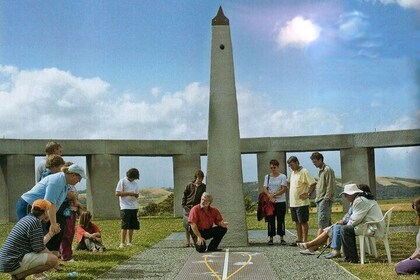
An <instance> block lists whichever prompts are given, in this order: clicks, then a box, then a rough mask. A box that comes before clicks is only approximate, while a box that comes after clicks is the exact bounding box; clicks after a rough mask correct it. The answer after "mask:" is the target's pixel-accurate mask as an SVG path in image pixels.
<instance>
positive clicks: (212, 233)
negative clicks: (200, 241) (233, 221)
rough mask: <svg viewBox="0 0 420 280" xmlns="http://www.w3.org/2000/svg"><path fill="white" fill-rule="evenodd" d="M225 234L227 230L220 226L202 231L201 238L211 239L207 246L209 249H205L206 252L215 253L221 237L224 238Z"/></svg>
mask: <svg viewBox="0 0 420 280" xmlns="http://www.w3.org/2000/svg"><path fill="white" fill-rule="evenodd" d="M226 232H227V228H224V227H221V226H215V227H212V228H211V229H208V230H206V231H203V233H202V234H201V236H203V238H204V239H206V240H207V239H210V238H213V239H212V240H211V242H210V244H209V247H208V248H207V251H215V250H216V249H217V247H218V246H219V244H220V242H221V241H222V239H223V236H225V234H226ZM200 233H201V231H200Z"/></svg>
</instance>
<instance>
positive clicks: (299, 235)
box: [290, 207, 302, 245]
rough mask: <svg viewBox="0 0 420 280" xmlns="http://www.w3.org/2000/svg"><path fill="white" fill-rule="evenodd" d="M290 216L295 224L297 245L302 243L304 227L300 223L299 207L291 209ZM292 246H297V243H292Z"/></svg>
mask: <svg viewBox="0 0 420 280" xmlns="http://www.w3.org/2000/svg"><path fill="white" fill-rule="evenodd" d="M290 216H291V217H292V221H293V222H295V227H296V243H300V242H302V227H301V225H300V223H299V218H298V207H290ZM292 245H295V243H292Z"/></svg>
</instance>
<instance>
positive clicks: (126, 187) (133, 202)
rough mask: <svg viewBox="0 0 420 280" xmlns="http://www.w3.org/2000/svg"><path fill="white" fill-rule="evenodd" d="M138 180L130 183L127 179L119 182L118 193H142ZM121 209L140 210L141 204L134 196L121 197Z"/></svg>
mask: <svg viewBox="0 0 420 280" xmlns="http://www.w3.org/2000/svg"><path fill="white" fill-rule="evenodd" d="M137 182H138V181H137V180H134V181H132V182H130V181H129V180H128V179H127V177H125V178H123V179H121V180H119V181H118V184H117V188H116V190H115V191H116V192H135V193H139V192H140V186H139V184H138V183H137ZM119 199H120V209H121V210H124V209H139V203H138V201H137V198H136V197H134V196H131V195H130V196H120V197H119Z"/></svg>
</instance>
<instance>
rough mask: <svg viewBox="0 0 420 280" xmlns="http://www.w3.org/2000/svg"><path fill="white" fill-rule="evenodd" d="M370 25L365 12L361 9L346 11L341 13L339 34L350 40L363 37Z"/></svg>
mask: <svg viewBox="0 0 420 280" xmlns="http://www.w3.org/2000/svg"><path fill="white" fill-rule="evenodd" d="M368 26H369V23H368V21H367V17H366V16H365V15H364V14H363V13H361V12H359V11H353V12H351V13H345V14H342V15H340V19H339V35H340V37H341V38H342V39H344V40H348V41H349V40H354V39H358V38H362V37H364V36H365V34H366V29H367V27H368Z"/></svg>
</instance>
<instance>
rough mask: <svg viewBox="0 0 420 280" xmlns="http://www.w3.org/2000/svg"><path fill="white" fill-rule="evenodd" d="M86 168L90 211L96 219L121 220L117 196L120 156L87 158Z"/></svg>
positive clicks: (87, 196)
mask: <svg viewBox="0 0 420 280" xmlns="http://www.w3.org/2000/svg"><path fill="white" fill-rule="evenodd" d="M86 166H87V176H88V179H87V184H86V187H87V189H86V201H87V208H88V210H89V211H90V212H91V213H92V215H93V216H94V217H95V218H103V219H113V218H119V217H120V210H119V209H120V206H119V200H118V197H117V196H115V188H116V187H117V183H118V180H119V179H120V178H119V176H120V175H119V170H120V162H119V156H118V155H110V154H103V155H91V156H87V157H86ZM140 178H141V174H140Z"/></svg>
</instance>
